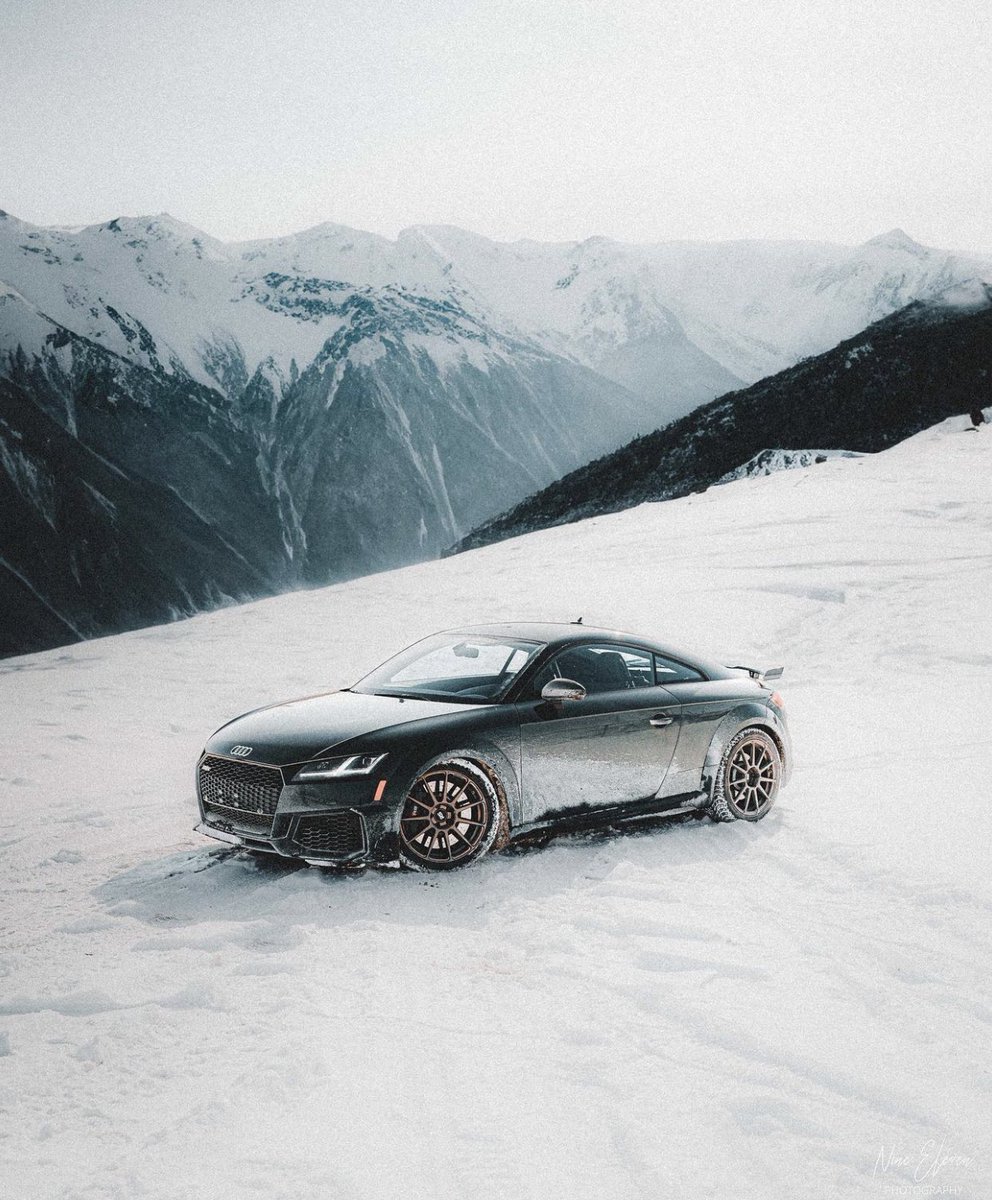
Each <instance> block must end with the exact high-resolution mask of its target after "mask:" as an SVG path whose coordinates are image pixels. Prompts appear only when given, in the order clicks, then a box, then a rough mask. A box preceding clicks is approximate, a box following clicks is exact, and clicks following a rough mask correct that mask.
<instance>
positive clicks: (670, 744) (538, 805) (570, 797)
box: [518, 643, 681, 822]
mask: <svg viewBox="0 0 992 1200" xmlns="http://www.w3.org/2000/svg"><path fill="white" fill-rule="evenodd" d="M554 678H559V679H572V680H575V681H576V682H577V683H580V684H582V686H583V687H584V688H585V689H586V696H585V698H584V699H582V700H571V701H569V700H566V701H563V702H558V703H552V702H549V701H544V700H541V698H540V691H541V688H542V687H543V686H544V684H545V683H547V682H548V681H549V680H550V679H554ZM518 709H519V719H520V755H521V764H520V770H521V782H522V793H523V807H524V820H525V821H526V822H531V821H552V820H556V819H559V818H562V817H570V816H573V817H574V816H576V815H582V814H585V813H589V814H593V813H599V812H601V811H603V810H610V809H616V808H622V807H627V806H637V807H644V809H645V811H650V808H651V802H652V800H653V798H654V797H656V796H657V794H658V792H659V791H660V790H661V788H662V785H663V783H664V780H665V774H666V772H667V770H668V767H669V764H670V763H671V761H672V758H673V755H674V753H675V746H676V743H677V741H678V736H679V729H680V712H681V705H680V704H679V701H678V700H677V699H676V697H675V696H673V695H672V693H671V692H669V691H667V690H666V689H665V688H664V687H661V686H660V685H659V684H658V683H657V681H656V678H655V671H654V658H653V655H652V653H651V652H650V651H648V650H642V649H639V648H638V647H636V646H625V645H618V644H612V643H605V644H602V645H598V644H589V645H584V646H573V647H568V648H567V649H564V650H562V651H560V652H559V653H558V654H557V655H555V656H554V658H552V659H551V660H550V661H549V662H548V663H547V664H545V665H544V666H543V667H542V668H541V669H539V670H538V671H537V672H536V673H535V675H534V677H533V679H532V680H531V682H530V684H529V687H528V698H526V699H521V700H520V701H518Z"/></svg>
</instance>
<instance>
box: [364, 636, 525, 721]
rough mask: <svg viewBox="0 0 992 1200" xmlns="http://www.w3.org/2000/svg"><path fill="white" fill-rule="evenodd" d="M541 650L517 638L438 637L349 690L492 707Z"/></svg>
mask: <svg viewBox="0 0 992 1200" xmlns="http://www.w3.org/2000/svg"><path fill="white" fill-rule="evenodd" d="M541 649H543V645H542V643H541V642H528V641H525V640H524V639H522V638H514V637H480V636H474V635H473V634H471V633H467V634H463V633H438V634H435V636H434V637H429V638H426V639H425V640H424V641H422V642H417V644H416V645H415V646H411V647H410V648H409V649H408V650H404V651H403V652H402V653H400V654H397V655H396V657H395V658H391V659H390V660H389V661H388V662H386V663H383V665H382V666H381V667H378V668H376V670H374V671H373V672H372V674H371V675H366V676H365V678H364V679H361V680H359V682H358V683H356V684H355V686H354V687H353V688H352V689H351V690H352V691H353V692H364V693H372V694H373V695H376V696H406V697H409V698H410V699H421V700H455V701H462V702H464V703H466V704H490V703H492V701H494V700H499V699H500V698H501V697H502V696H503V695H505V694H506V692H507V691H508V690H509V688H510V685H511V684H512V683H513V681H514V679H516V677H517V676H518V675H519V674H520V672H521V671H522V670H523V669H524V667H526V666H527V664H528V663H529V662H530V661H531V659H532V658H533V657H534V655H535V654H537V652H538V651H539V650H541Z"/></svg>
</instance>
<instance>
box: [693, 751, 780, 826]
mask: <svg viewBox="0 0 992 1200" xmlns="http://www.w3.org/2000/svg"><path fill="white" fill-rule="evenodd" d="M781 782H782V755H781V753H780V751H779V748H778V745H777V744H776V742H775V739H774V738H773V737H772V736H771V734H770V733H766V732H765V731H764V730H763V729H757V728H753V729H742V730H741V732H740V733H738V734H737V735H736V736H735V737H732V738H731V739H730V741H729V743H728V744H727V747H726V749H725V750H724V752H723V756H722V757H721V759H720V766H719V768H718V770H717V773H716V781H715V783H714V786H713V796H712V799H711V800H710V804H709V814H710V816H711V817H712V818H713V820H714V821H760V820H761V818H762V817H763V816H764V815H765V814H766V813H767V812H768V810H769V809H770V808H771V806H772V805H773V804H774V803H775V797H776V796H777V795H778V789H779V786H780V784H781Z"/></svg>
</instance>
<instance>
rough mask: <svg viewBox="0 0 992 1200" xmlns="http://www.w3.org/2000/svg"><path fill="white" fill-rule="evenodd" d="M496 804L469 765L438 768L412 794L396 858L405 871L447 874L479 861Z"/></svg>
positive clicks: (481, 777)
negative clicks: (408, 868) (476, 859)
mask: <svg viewBox="0 0 992 1200" xmlns="http://www.w3.org/2000/svg"><path fill="white" fill-rule="evenodd" d="M498 805H499V801H498V798H497V796H496V793H495V790H494V788H493V786H492V784H491V783H490V781H489V780H488V779H487V778H486V776H485V774H484V773H483V772H482V771H480V770H479V769H478V768H477V767H475V766H474V765H473V764H470V763H462V762H458V763H439V764H437V765H436V766H434V767H431V768H429V769H428V770H427V771H425V772H424V773H423V774H422V775H421V776H419V778H418V779H417V780H416V781H415V782H414V784H413V787H412V788H411V789H410V791H409V793H408V795H407V798H406V804H405V805H404V807H403V815H402V816H401V818H400V851H401V853H400V857H401V859H402V860H403V861H404V862H405V863H406V864H407V865H408V866H412V867H419V868H420V869H424V868H426V869H429V870H446V869H449V868H451V867H457V866H461V865H462V864H463V863H467V862H470V861H471V860H472V859H475V858H480V857H481V856H482V855H483V854H485V852H486V851H487V850H488V849H489V847H490V846H491V845H492V843H493V840H494V836H495V832H496V824H497V816H498V813H497V809H498Z"/></svg>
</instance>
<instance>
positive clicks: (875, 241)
mask: <svg viewBox="0 0 992 1200" xmlns="http://www.w3.org/2000/svg"><path fill="white" fill-rule="evenodd" d="M864 244H865V245H866V246H884V247H886V249H889V250H905V251H907V252H908V253H909V254H926V252H927V248H926V246H923V245H921V244H920V243H919V242H917V241H916V240H915V239H914V238H911V237H910V236H909V234H908V233H907V232H906V231H905V229H899V228H898V227H896V228H895V229H890V230H889V231H888V233H880V234H878V236H877V237H873V238H869V239H868V241H867V242H865V243H864Z"/></svg>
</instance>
